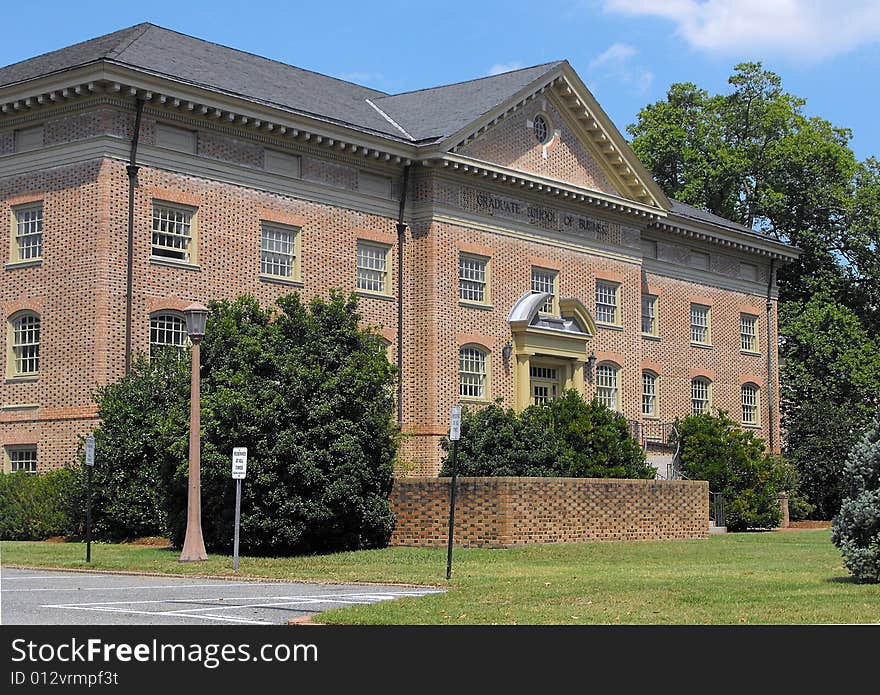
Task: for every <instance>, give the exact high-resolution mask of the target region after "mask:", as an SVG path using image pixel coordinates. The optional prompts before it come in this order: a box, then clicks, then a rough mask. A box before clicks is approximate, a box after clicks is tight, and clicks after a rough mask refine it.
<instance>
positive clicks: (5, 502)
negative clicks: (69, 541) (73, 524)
mask: <svg viewBox="0 0 880 695" xmlns="http://www.w3.org/2000/svg"><path fill="white" fill-rule="evenodd" d="M71 478H72V475H71V471H70V470H68V469H66V468H61V469H58V470H54V471H50V472H48V473H40V474H37V475H34V474H32V473H25V472H24V471H18V472H16V473H0V540H4V541H38V540H43V539H45V538H49V537H50V536H63V535H67V533H68V532H69V530H70V521H69V517H68V494H69V491H70V483H71Z"/></svg>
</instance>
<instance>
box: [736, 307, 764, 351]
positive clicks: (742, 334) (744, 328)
mask: <svg viewBox="0 0 880 695" xmlns="http://www.w3.org/2000/svg"><path fill="white" fill-rule="evenodd" d="M739 345H740V351H741V352H749V353H757V352H758V351H759V350H760V349H761V348H760V345H759V343H758V317H757V316H755V315H754V314H740V315H739Z"/></svg>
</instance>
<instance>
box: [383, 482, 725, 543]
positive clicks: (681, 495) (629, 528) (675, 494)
mask: <svg viewBox="0 0 880 695" xmlns="http://www.w3.org/2000/svg"><path fill="white" fill-rule="evenodd" d="M449 487H450V478H399V479H396V480H395V481H394V488H393V489H392V491H391V498H390V501H391V507H392V509H393V510H394V511H395V513H396V514H397V526H396V528H395V529H394V533H393V534H392V536H391V541H390V544H391V545H410V546H443V545H445V544H446V541H447V533H448V529H449ZM708 533H709V485H708V483H706V482H705V481H696V480H617V479H602V478H459V479H458V492H457V495H456V502H455V544H456V545H460V546H463V547H468V548H507V547H510V546H514V545H525V544H529V543H575V542H582V541H618V540H672V539H685V538H705V537H706V536H707V535H708Z"/></svg>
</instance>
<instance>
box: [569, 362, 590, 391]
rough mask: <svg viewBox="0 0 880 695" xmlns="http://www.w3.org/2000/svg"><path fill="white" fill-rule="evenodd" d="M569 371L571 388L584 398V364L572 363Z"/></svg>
mask: <svg viewBox="0 0 880 695" xmlns="http://www.w3.org/2000/svg"><path fill="white" fill-rule="evenodd" d="M571 371H572V374H571V388H573V389H574V390H575V391H577V392H578V393H579V394H581V395H582V396H586V394H585V393H584V363H583V362H580V361H577V362H572V365H571Z"/></svg>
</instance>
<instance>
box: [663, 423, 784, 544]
mask: <svg viewBox="0 0 880 695" xmlns="http://www.w3.org/2000/svg"><path fill="white" fill-rule="evenodd" d="M676 430H677V437H678V440H679V442H680V449H679V456H680V459H679V465H680V467H681V470H682V473H683V474H684V475H685V476H686V477H687V478H690V479H692V480H707V481H708V482H709V489H710V490H711V491H712V492H720V493H722V494H723V495H724V499H725V505H724V517H725V523H726V525H727V528H728V529H729V530H731V531H745V530H746V529H749V528H775V527H776V526H778V525H779V522H780V519H781V515H782V514H781V510H780V508H779V493H780V492H783V491H785V490H786V479H787V478H789V477H790V471H789V468H788V467H787V466H785V465H783V464H782V462H781V461H779V460H778V459H776V458H774V457H772V456H768V455H767V454H766V451H765V446H764V441H763V440H762V439H760V438H759V437H756V436H755V435H754V433H753V432H750V431H744V430H742V429H740V427H739V426H738V425H737V424H736V423H735V422H734V421H733V420H732V419H731V418H730V417H728V416H727V414H726V413H719V414H718V415H710V414H708V413H706V414H702V415H691V416H689V417H686V418H684V419H683V420H680V421H678V423H677V427H676Z"/></svg>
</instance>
